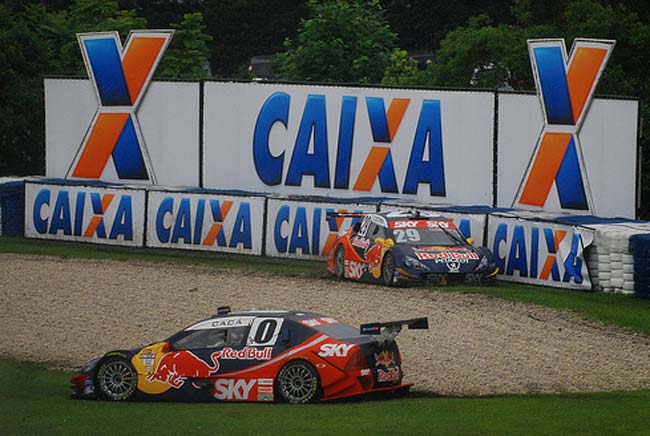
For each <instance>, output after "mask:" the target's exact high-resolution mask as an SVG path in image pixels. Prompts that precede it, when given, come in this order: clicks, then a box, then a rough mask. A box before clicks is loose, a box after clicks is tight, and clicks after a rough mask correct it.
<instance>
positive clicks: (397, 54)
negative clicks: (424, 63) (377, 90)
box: [381, 49, 433, 86]
mask: <svg viewBox="0 0 650 436" xmlns="http://www.w3.org/2000/svg"><path fill="white" fill-rule="evenodd" d="M432 80H433V78H432V73H431V69H427V70H426V71H422V70H419V69H418V63H417V62H416V61H415V59H413V58H412V57H410V56H409V55H408V53H407V52H406V50H401V49H395V50H393V53H391V55H390V63H389V64H388V66H387V67H386V69H385V70H384V77H383V78H382V79H381V84H382V85H388V86H431V85H432Z"/></svg>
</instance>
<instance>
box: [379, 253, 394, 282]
mask: <svg viewBox="0 0 650 436" xmlns="http://www.w3.org/2000/svg"><path fill="white" fill-rule="evenodd" d="M394 276H395V258H394V257H393V253H391V252H390V251H389V252H388V253H386V255H385V256H384V261H383V262H382V264H381V282H382V283H383V284H384V285H386V286H391V285H392V284H393V277H394Z"/></svg>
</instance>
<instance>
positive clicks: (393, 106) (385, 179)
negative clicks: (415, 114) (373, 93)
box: [354, 97, 411, 193]
mask: <svg viewBox="0 0 650 436" xmlns="http://www.w3.org/2000/svg"><path fill="white" fill-rule="evenodd" d="M410 101H411V100H410V99H408V98H395V99H393V100H392V101H391V102H390V106H389V107H388V112H386V110H385V106H384V99H383V98H378V97H366V106H367V107H368V118H369V119H370V128H371V130H372V138H373V140H374V141H375V142H383V143H387V144H389V145H390V144H391V143H392V142H393V138H394V137H395V133H397V129H398V128H399V126H400V124H401V123H402V118H404V113H405V112H406V109H407V108H408V106H409V103H410ZM377 178H379V184H380V186H381V191H382V192H394V193H397V192H398V189H397V180H396V178H395V167H394V165H393V158H392V156H391V153H390V148H389V147H380V146H373V147H372V148H371V149H370V152H369V153H368V158H367V159H366V163H365V164H364V165H363V168H362V169H361V172H360V173H359V177H358V178H357V181H356V183H355V184H354V190H355V191H367V192H369V191H370V190H371V189H372V185H373V184H374V183H375V180H377Z"/></svg>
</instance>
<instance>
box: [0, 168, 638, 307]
mask: <svg viewBox="0 0 650 436" xmlns="http://www.w3.org/2000/svg"><path fill="white" fill-rule="evenodd" d="M9 183H13V185H10V186H4V185H5V184H2V183H0V206H1V207H0V216H1V217H2V219H1V222H2V224H3V225H2V232H3V234H16V231H17V230H20V231H21V233H22V231H23V230H22V229H23V228H24V236H26V237H29V238H45V239H58V240H74V241H83V242H91V243H99V244H113V245H129V246H148V247H159V248H172V249H189V250H202V251H220V252H230V253H239V254H249V255H266V256H274V257H290V258H299V259H312V260H319V259H325V258H326V257H327V256H328V255H329V251H330V249H331V245H332V242H333V240H334V239H335V238H336V235H337V234H338V233H339V232H340V231H342V230H345V229H346V228H347V227H348V226H349V225H350V221H351V219H347V221H341V222H329V220H327V218H326V216H327V212H328V211H334V210H335V211H343V210H345V211H359V212H369V211H385V210H391V209H395V208H413V209H422V210H428V211H437V212H439V213H440V214H441V215H444V216H447V217H449V218H452V219H453V220H454V222H455V223H456V225H457V226H458V227H459V229H460V230H461V231H462V232H463V234H464V235H465V236H466V237H468V238H469V237H471V238H472V239H473V240H474V243H475V244H476V245H483V246H487V247H488V248H490V249H491V250H492V251H493V252H494V254H495V258H496V259H497V260H498V261H499V264H500V269H501V275H500V278H502V279H504V280H509V281H515V282H523V283H532V284H538V285H544V286H555V287H563V288H574V289H584V290H595V291H602V292H615V293H625V294H635V295H637V296H640V297H645V298H650V222H645V221H634V220H627V219H612V218H607V219H601V218H597V217H593V216H568V215H554V214H549V213H541V212H531V211H521V210H512V209H496V208H491V207H486V206H468V207H460V206H449V205H435V204H414V203H403V202H399V201H395V200H391V199H374V198H358V199H353V200H351V199H345V200H342V199H332V198H318V197H296V196H291V197H279V196H269V195H262V194H253V193H246V192H241V191H224V192H222V191H216V190H202V189H194V188H191V189H167V188H161V187H144V186H133V185H131V186H124V185H116V184H108V183H101V182H95V183H88V182H73V181H67V180H59V179H46V178H29V179H26V180H25V181H22V180H21V181H11V182H9ZM6 192H10V194H5V193H6ZM16 193H18V194H16ZM22 193H24V194H22ZM10 198H11V199H13V200H11V201H10V200H9V199H10ZM12 202H13V203H12ZM7 223H10V224H9V225H7ZM16 223H20V224H21V225H20V226H17V225H16ZM23 223H24V226H23V225H22V224H23Z"/></svg>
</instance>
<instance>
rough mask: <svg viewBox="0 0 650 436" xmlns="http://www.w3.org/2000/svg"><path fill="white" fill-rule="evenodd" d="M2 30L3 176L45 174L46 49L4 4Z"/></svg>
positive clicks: (0, 10)
mask: <svg viewBox="0 0 650 436" xmlns="http://www.w3.org/2000/svg"><path fill="white" fill-rule="evenodd" d="M0 29H2V31H0V101H2V105H0V175H25V174H34V173H36V174H43V171H44V164H45V162H44V149H43V130H44V124H45V120H44V116H43V112H42V110H38V108H39V107H42V101H43V84H42V83H43V80H42V77H41V76H42V74H43V72H45V71H47V66H48V50H47V46H46V45H45V44H43V41H42V40H40V39H39V36H38V34H37V33H34V32H32V29H30V26H29V23H28V22H27V21H26V20H24V19H22V18H21V17H20V16H16V15H15V14H14V13H13V12H12V11H11V10H9V9H8V8H7V7H6V6H5V5H3V4H0Z"/></svg>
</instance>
